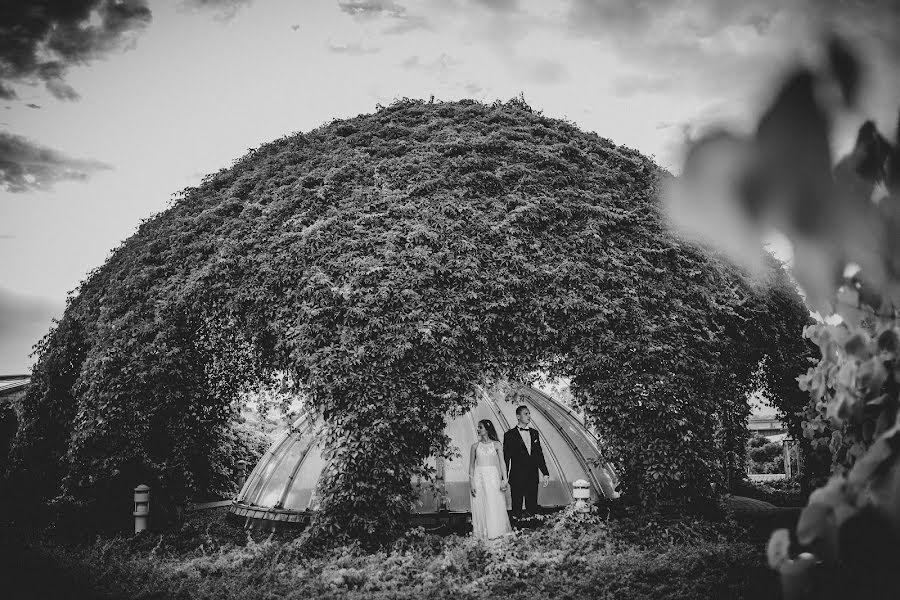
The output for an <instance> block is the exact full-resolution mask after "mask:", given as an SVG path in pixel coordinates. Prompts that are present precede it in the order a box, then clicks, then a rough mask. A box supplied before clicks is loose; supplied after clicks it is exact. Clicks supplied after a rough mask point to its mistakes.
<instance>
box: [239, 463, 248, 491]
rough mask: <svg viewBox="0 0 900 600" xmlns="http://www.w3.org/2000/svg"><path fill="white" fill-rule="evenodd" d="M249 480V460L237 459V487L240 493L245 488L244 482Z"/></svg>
mask: <svg viewBox="0 0 900 600" xmlns="http://www.w3.org/2000/svg"><path fill="white" fill-rule="evenodd" d="M246 482H247V461H246V460H244V459H241V460H239V461H237V488H238V494H240V493H241V490H242V489H244V484H245V483H246Z"/></svg>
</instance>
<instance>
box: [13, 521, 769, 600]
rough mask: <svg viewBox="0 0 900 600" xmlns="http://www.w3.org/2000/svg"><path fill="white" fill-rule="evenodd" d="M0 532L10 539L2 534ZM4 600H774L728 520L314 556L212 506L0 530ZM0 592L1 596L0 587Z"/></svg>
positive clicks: (565, 524)
mask: <svg viewBox="0 0 900 600" xmlns="http://www.w3.org/2000/svg"><path fill="white" fill-rule="evenodd" d="M7 534H8V535H7ZM2 540H3V541H0V560H2V563H0V564H3V565H4V566H5V568H7V569H10V573H9V575H10V577H11V578H10V579H8V581H10V582H11V585H12V586H14V587H15V588H18V589H19V590H21V591H20V592H18V593H19V595H16V594H15V593H14V594H13V596H12V597H13V598H32V597H68V598H140V599H145V600H146V599H150V598H153V599H160V600H161V599H163V598H179V599H181V598H204V599H205V598H209V599H213V598H215V599H226V598H227V599H231V598H233V599H239V598H248V599H249V598H283V599H288V598H298V599H299V598H454V599H455V600H460V599H463V598H476V597H484V596H486V595H487V596H489V597H497V598H535V597H538V598H609V599H612V598H615V599H616V600H630V599H637V598H684V599H689V598H690V599H702V598H710V599H713V598H715V599H717V600H720V599H729V598H733V599H738V598H777V597H778V595H779V592H778V585H777V578H776V576H775V574H774V573H773V572H772V571H771V570H770V569H769V568H768V567H767V566H766V564H765V553H764V543H765V540H764V538H763V536H761V535H758V534H756V535H754V534H752V533H751V532H749V531H748V530H745V529H743V528H742V527H741V526H740V525H738V524H737V523H735V522H734V521H732V520H729V519H719V520H713V521H711V520H705V519H702V518H697V517H672V516H669V517H664V516H661V515H659V514H636V513H635V514H622V515H617V516H609V515H605V516H604V515H600V514H595V515H593V516H589V517H587V518H585V517H583V516H580V515H577V514H574V513H560V514H559V515H556V516H551V517H548V518H547V520H546V521H545V522H544V523H543V524H542V525H541V526H540V527H538V528H536V529H534V530H520V531H516V532H515V533H514V534H513V535H511V536H509V537H508V538H506V539H504V540H502V541H499V542H494V543H491V544H485V543H483V542H480V541H478V540H474V539H472V538H471V537H468V536H459V535H444V536H441V535H435V534H430V533H427V532H425V531H424V530H423V529H421V528H419V529H413V530H411V531H410V532H408V534H407V535H406V536H404V537H403V538H402V539H400V540H399V541H397V542H395V543H394V544H393V545H391V546H389V547H387V548H384V549H382V550H379V551H375V552H365V551H363V550H361V549H360V548H358V547H342V548H337V549H334V550H331V551H328V552H325V553H320V554H318V555H314V554H312V553H310V552H309V551H307V550H306V549H305V548H304V547H303V545H302V541H301V540H300V539H298V538H297V537H296V534H290V533H280V534H277V535H267V536H264V535H261V534H255V535H248V533H247V532H245V531H243V530H242V529H240V527H239V526H237V525H235V524H233V523H232V522H231V521H229V520H228V519H227V518H226V511H225V510H222V509H217V510H212V511H205V512H203V513H195V514H193V515H192V516H191V517H190V518H189V519H188V520H187V521H186V522H185V523H184V525H183V526H182V528H181V529H180V530H178V531H172V532H166V533H143V534H140V535H138V536H129V535H120V536H114V537H103V536H97V537H95V538H93V539H81V540H72V539H69V540H67V541H62V540H61V539H60V538H59V537H58V536H57V537H51V536H50V535H49V534H47V533H46V532H44V533H41V534H25V533H23V532H21V531H15V530H13V529H10V528H7V530H6V531H5V532H4V535H3V537H2ZM5 589H6V590H10V589H12V588H11V587H6V588H5Z"/></svg>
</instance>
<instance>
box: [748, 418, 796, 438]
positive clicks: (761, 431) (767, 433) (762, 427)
mask: <svg viewBox="0 0 900 600" xmlns="http://www.w3.org/2000/svg"><path fill="white" fill-rule="evenodd" d="M747 429H749V430H750V433H751V434H755V435H761V436H764V437H773V436H781V435H784V434H787V428H786V427H785V426H784V424H783V423H782V422H781V421H779V420H778V419H777V418H776V417H775V415H774V414H767V415H750V418H749V419H748V420H747Z"/></svg>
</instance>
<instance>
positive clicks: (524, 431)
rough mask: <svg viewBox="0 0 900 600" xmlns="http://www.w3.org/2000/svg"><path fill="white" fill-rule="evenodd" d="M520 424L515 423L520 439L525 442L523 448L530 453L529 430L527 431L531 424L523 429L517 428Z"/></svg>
mask: <svg viewBox="0 0 900 600" xmlns="http://www.w3.org/2000/svg"><path fill="white" fill-rule="evenodd" d="M520 427H521V425H519V424H518V423H516V429H518V430H519V436H521V438H522V441H523V442H524V443H525V449H526V450H528V454H531V432H530V431H528V430H529V429H530V428H531V425H530V424H529V425H527V426H526V427H525V429H519V428H520Z"/></svg>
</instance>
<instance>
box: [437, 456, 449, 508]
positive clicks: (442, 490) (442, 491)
mask: <svg viewBox="0 0 900 600" xmlns="http://www.w3.org/2000/svg"><path fill="white" fill-rule="evenodd" d="M434 463H435V464H434V466H435V473H434V479H435V484H436V485H435V487H436V488H437V494H438V497H437V509H438V511H440V512H445V511H447V510H449V509H450V496H449V495H447V484H446V482H445V481H444V458H443V457H442V456H439V457H437V459H436V460H435V461H434Z"/></svg>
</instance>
